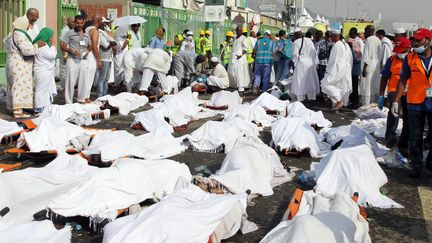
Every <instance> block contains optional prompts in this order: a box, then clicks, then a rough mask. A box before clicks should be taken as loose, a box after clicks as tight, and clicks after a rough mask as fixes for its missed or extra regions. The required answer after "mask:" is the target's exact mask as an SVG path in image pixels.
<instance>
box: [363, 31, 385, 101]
mask: <svg viewBox="0 0 432 243" xmlns="http://www.w3.org/2000/svg"><path fill="white" fill-rule="evenodd" d="M381 55H382V47H381V41H380V39H378V37H376V36H370V37H368V38H367V39H366V43H365V47H364V51H363V58H362V68H363V65H364V63H366V64H368V66H367V74H366V77H362V80H361V81H360V88H359V94H360V95H361V96H364V97H365V98H364V99H365V100H364V102H363V104H364V105H365V104H369V103H373V102H375V100H373V99H375V97H377V96H378V93H379V85H380V80H381V73H380V71H381ZM371 98H372V100H371Z"/></svg>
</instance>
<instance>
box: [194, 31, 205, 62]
mask: <svg viewBox="0 0 432 243" xmlns="http://www.w3.org/2000/svg"><path fill="white" fill-rule="evenodd" d="M204 34H205V33H204V30H200V32H199V36H198V38H196V39H195V52H196V54H197V55H198V56H199V55H204V48H203V41H204V38H205V37H204Z"/></svg>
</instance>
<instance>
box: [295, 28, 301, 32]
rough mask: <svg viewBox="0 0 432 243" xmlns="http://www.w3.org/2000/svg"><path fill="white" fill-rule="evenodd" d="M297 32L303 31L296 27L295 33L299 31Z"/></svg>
mask: <svg viewBox="0 0 432 243" xmlns="http://www.w3.org/2000/svg"><path fill="white" fill-rule="evenodd" d="M297 32H302V30H301V29H300V28H299V27H296V28H295V29H294V33H297Z"/></svg>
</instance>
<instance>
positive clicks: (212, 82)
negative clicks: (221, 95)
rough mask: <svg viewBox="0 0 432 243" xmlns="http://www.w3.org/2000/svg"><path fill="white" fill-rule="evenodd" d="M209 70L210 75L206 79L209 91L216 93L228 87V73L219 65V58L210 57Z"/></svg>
mask: <svg viewBox="0 0 432 243" xmlns="http://www.w3.org/2000/svg"><path fill="white" fill-rule="evenodd" d="M210 68H212V69H213V72H212V74H211V75H210V76H209V77H208V78H207V85H208V86H209V89H212V90H213V91H216V90H217V89H226V88H228V87H229V78H228V72H227V71H226V70H225V67H224V66H223V65H222V64H220V61H219V58H217V57H212V58H211V59H210Z"/></svg>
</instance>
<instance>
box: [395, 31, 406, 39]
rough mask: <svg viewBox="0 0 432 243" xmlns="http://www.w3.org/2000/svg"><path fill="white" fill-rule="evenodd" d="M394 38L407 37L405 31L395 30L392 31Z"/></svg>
mask: <svg viewBox="0 0 432 243" xmlns="http://www.w3.org/2000/svg"><path fill="white" fill-rule="evenodd" d="M394 35H395V38H396V39H397V38H401V37H407V33H406V30H405V29H404V28H396V29H395V30H394Z"/></svg>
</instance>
